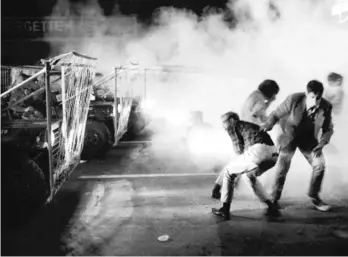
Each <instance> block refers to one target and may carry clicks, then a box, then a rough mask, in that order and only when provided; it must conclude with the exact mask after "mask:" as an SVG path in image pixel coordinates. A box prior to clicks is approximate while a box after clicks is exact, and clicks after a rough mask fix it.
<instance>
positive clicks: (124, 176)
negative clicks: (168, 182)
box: [78, 173, 217, 179]
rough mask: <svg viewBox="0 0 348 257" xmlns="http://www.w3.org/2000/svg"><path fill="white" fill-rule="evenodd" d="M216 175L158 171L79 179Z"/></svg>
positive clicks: (86, 176) (88, 176) (214, 174)
mask: <svg viewBox="0 0 348 257" xmlns="http://www.w3.org/2000/svg"><path fill="white" fill-rule="evenodd" d="M197 176H217V174H216V173H158V174H128V175H125V174H120V175H85V176H79V177H78V178H79V179H119V178H157V177H197Z"/></svg>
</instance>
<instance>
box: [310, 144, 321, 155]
mask: <svg viewBox="0 0 348 257" xmlns="http://www.w3.org/2000/svg"><path fill="white" fill-rule="evenodd" d="M323 148H324V145H322V144H318V145H317V146H316V147H314V148H313V150H312V154H313V156H314V157H319V156H320V155H322V153H323Z"/></svg>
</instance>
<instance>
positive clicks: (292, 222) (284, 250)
mask: <svg viewBox="0 0 348 257" xmlns="http://www.w3.org/2000/svg"><path fill="white" fill-rule="evenodd" d="M232 215H233V216H231V220H230V221H221V220H220V221H218V220H217V225H218V231H219V236H220V240H221V244H222V250H221V251H222V253H221V254H222V255H224V256H225V255H227V256H231V255H255V256H259V255H286V256H289V255H293V256H294V255H306V256H313V255H318V256H327V255H336V256H344V255H346V254H347V253H348V245H347V239H346V238H340V237H337V236H335V231H337V230H340V229H342V228H343V227H344V228H343V230H344V231H348V225H347V224H348V207H336V208H334V209H333V211H332V212H328V213H321V212H318V211H315V210H312V209H311V208H310V207H308V208H307V207H305V208H302V207H300V208H296V207H294V208H293V209H285V210H283V215H282V217H280V218H279V219H278V220H276V221H272V222H271V221H267V220H266V219H265V218H264V217H263V210H262V209H256V210H255V209H254V210H238V211H235V212H232Z"/></svg>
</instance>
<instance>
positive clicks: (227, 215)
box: [211, 208, 231, 220]
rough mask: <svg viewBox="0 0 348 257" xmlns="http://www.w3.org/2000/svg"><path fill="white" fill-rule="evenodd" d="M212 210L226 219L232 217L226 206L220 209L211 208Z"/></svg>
mask: <svg viewBox="0 0 348 257" xmlns="http://www.w3.org/2000/svg"><path fill="white" fill-rule="evenodd" d="M211 212H212V213H213V214H214V215H216V216H218V217H221V218H223V219H224V220H230V219H231V214H230V211H226V210H225V209H224V208H220V209H216V208H213V209H211Z"/></svg>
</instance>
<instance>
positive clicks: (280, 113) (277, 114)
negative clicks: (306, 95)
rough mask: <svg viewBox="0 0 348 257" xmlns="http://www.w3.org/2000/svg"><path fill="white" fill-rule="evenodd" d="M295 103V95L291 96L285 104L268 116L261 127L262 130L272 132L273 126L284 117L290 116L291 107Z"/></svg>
mask: <svg viewBox="0 0 348 257" xmlns="http://www.w3.org/2000/svg"><path fill="white" fill-rule="evenodd" d="M292 103H293V95H289V96H288V97H287V98H286V99H285V100H284V102H282V103H281V104H280V105H279V106H278V107H277V109H275V110H274V111H273V112H271V114H270V115H269V116H268V118H267V120H266V122H265V124H264V125H262V126H261V130H264V131H270V130H271V129H272V128H273V126H274V125H275V124H276V123H277V122H278V121H279V120H280V119H281V118H283V117H284V116H286V115H288V114H290V112H291V105H292Z"/></svg>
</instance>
